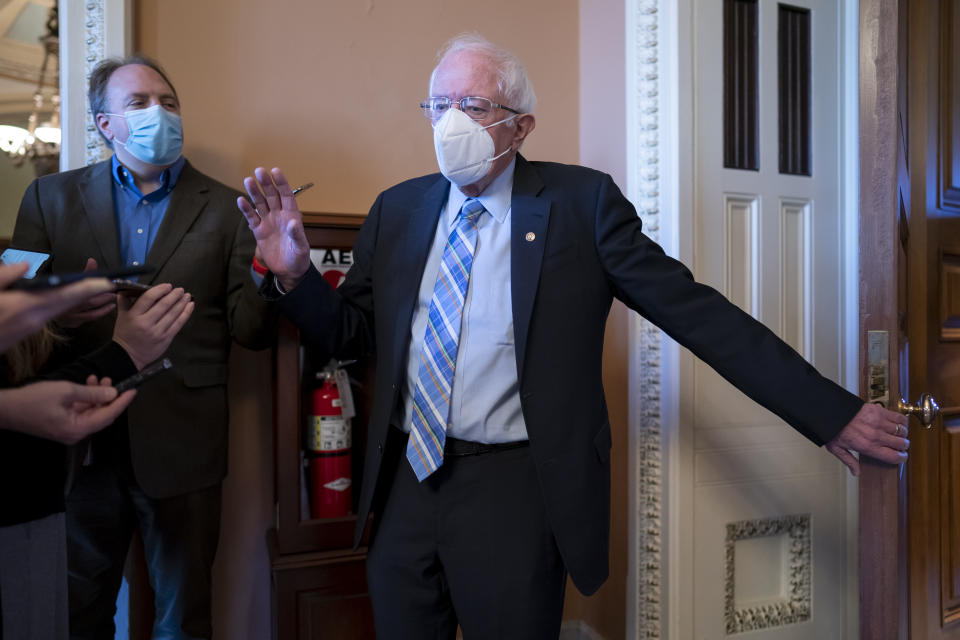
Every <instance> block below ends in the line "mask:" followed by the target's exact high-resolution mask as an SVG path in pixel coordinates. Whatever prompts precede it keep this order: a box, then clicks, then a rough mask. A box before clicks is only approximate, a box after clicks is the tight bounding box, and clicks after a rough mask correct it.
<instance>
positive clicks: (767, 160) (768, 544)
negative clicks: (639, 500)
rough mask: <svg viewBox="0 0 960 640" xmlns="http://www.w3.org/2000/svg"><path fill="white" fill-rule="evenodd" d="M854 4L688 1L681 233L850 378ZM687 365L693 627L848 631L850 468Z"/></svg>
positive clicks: (698, 269) (725, 287)
mask: <svg viewBox="0 0 960 640" xmlns="http://www.w3.org/2000/svg"><path fill="white" fill-rule="evenodd" d="M843 4H844V3H843V2H838V1H837V0H791V2H790V3H789V4H785V3H778V2H776V1H774V0H709V1H708V0H694V1H693V2H692V4H691V14H690V20H691V22H692V29H691V32H692V35H693V38H692V42H691V43H690V44H689V46H690V55H691V67H692V73H693V87H692V105H693V134H692V144H691V148H692V151H693V158H692V161H691V164H690V166H691V168H692V170H693V179H692V181H691V184H692V188H693V211H694V213H693V219H692V222H693V225H692V228H691V229H680V235H681V244H684V242H689V243H692V261H693V268H694V272H695V275H696V278H697V280H699V281H701V282H705V283H707V284H709V285H711V286H713V287H715V288H716V289H718V290H720V291H721V292H723V293H724V294H725V295H727V296H728V297H729V298H730V299H731V300H733V301H734V302H735V303H736V304H737V305H739V306H740V307H741V308H743V309H744V310H745V311H746V312H748V313H750V314H751V315H753V316H754V317H755V318H757V319H759V320H760V321H761V322H763V323H764V324H766V325H767V326H768V327H770V328H771V329H772V330H773V331H774V332H776V333H777V334H778V335H779V336H780V337H781V338H783V339H784V340H785V341H786V342H787V343H789V344H790V345H791V346H793V347H794V348H795V349H796V350H797V351H799V352H800V353H801V354H803V356H804V357H805V358H807V359H808V360H809V361H810V362H812V363H813V364H814V365H815V366H816V367H817V369H819V370H820V371H821V372H822V373H824V374H825V375H827V376H828V377H830V378H832V379H834V380H837V381H839V380H841V379H842V372H843V367H844V362H843V351H842V344H843V328H844V317H843V309H844V303H843V296H844V291H843V278H842V277H841V273H842V271H843V258H844V256H843V242H842V238H843V222H844V217H843V210H842V209H843V208H842V194H841V177H840V176H841V175H842V156H841V149H840V145H841V142H840V141H841V140H842V139H843V131H842V127H841V117H842V110H841V99H842V94H841V92H840V88H841V83H840V78H841V77H842V75H841V62H842V60H841V54H842V51H843V49H842V37H841V36H842V26H841V25H842V20H843V16H842V6H843ZM684 46H686V45H685V44H684V43H683V42H682V41H681V47H684ZM684 234H686V236H687V237H686V240H684V239H683V238H684ZM688 246H689V245H688ZM707 321H709V319H707ZM681 362H682V365H681V367H682V368H685V369H686V374H685V375H681V393H680V403H681V417H682V420H683V423H684V424H682V425H681V429H682V433H683V434H685V436H684V437H683V438H681V440H680V446H681V447H683V448H685V452H684V455H682V456H681V457H680V459H681V460H683V461H684V462H683V466H682V468H681V470H680V474H679V475H680V481H681V482H680V484H681V487H682V489H681V490H680V491H679V492H678V493H677V494H676V495H677V496H680V497H679V507H680V508H681V509H684V510H686V511H687V513H688V514H689V513H690V512H692V516H688V518H686V519H685V520H686V522H689V523H690V526H689V527H685V530H684V531H683V532H682V533H681V534H680V535H679V538H678V540H679V544H680V545H681V548H683V547H686V548H687V549H689V550H690V556H689V557H690V558H692V560H686V561H685V562H686V563H687V564H686V571H681V572H680V573H679V574H676V573H675V574H673V575H679V583H680V584H679V585H678V588H677V589H676V590H675V591H674V593H675V594H676V596H675V597H674V599H673V600H672V606H673V607H674V608H675V609H676V608H677V607H680V608H683V607H684V601H686V602H687V603H689V604H691V605H692V616H689V617H688V618H687V619H686V620H684V621H682V622H681V623H680V626H679V629H680V630H681V632H682V633H681V634H680V635H681V637H692V638H695V639H696V640H709V639H714V638H716V639H719V638H727V637H728V636H731V637H737V636H738V635H739V634H741V633H745V632H750V633H749V636H745V637H750V638H751V639H756V640H766V639H768V638H775V639H777V640H781V639H782V640H787V639H790V640H810V639H811V638H824V639H827V638H842V637H844V635H845V633H844V629H845V628H846V624H847V622H846V616H847V612H846V608H847V606H848V604H847V597H846V596H847V580H848V576H847V566H848V560H849V553H850V552H851V551H852V550H849V549H847V547H846V540H847V535H848V531H847V529H846V527H847V503H846V496H847V490H848V487H847V480H846V478H845V473H846V472H845V468H844V467H843V466H842V465H841V464H840V463H839V462H838V461H837V460H836V459H835V458H833V457H832V456H831V455H829V454H828V453H827V452H826V451H825V450H823V449H820V448H817V447H816V446H814V445H813V444H812V443H810V442H809V441H808V440H806V439H805V438H804V437H802V436H801V435H799V434H798V433H796V432H795V431H794V430H793V429H791V428H790V427H788V426H786V425H785V424H784V423H783V422H782V421H780V420H779V419H778V418H776V417H775V416H773V415H772V414H770V413H769V412H767V411H766V410H764V409H762V408H760V407H759V406H757V405H756V404H754V403H753V402H751V401H750V400H748V399H747V398H746V397H745V396H743V395H742V394H741V393H739V392H738V391H736V390H735V389H734V388H733V387H732V386H730V385H729V384H728V383H727V382H725V381H724V380H723V379H722V378H720V376H719V375H717V374H716V373H715V372H714V371H713V370H711V369H710V368H709V367H707V366H706V365H704V364H703V363H701V362H699V361H696V360H694V359H693V358H690V357H688V356H686V355H684V356H682V358H681ZM758 366H760V365H759V364H758ZM675 500H676V498H675ZM672 504H674V505H677V504H678V503H677V502H676V501H672ZM681 555H682V554H681ZM853 613H854V614H855V611H854V612H853ZM674 616H676V613H674ZM674 619H676V617H675V618H674Z"/></svg>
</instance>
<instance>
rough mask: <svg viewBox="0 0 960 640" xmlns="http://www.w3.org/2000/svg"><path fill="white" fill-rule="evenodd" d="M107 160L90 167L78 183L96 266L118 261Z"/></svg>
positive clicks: (115, 264) (112, 266) (114, 265)
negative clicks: (97, 254)
mask: <svg viewBox="0 0 960 640" xmlns="http://www.w3.org/2000/svg"><path fill="white" fill-rule="evenodd" d="M110 167H111V165H110V160H107V161H105V162H100V163H97V164H95V165H93V166H92V167H91V168H90V172H89V174H88V175H87V178H86V180H84V181H83V182H81V183H80V186H79V189H80V201H81V203H82V206H83V210H84V213H85V214H86V216H87V222H88V223H89V224H90V230H91V232H92V233H93V237H94V239H95V240H96V242H97V246H98V247H99V248H100V258H101V260H99V261H98V265H97V266H99V267H102V268H106V269H117V268H118V267H121V266H122V263H121V260H120V241H119V239H118V236H117V219H116V216H115V215H114V206H113V184H112V183H111V180H112V178H111V175H110Z"/></svg>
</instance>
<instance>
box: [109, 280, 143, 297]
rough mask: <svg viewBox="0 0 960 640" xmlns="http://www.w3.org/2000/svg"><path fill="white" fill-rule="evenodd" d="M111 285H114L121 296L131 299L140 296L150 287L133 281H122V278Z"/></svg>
mask: <svg viewBox="0 0 960 640" xmlns="http://www.w3.org/2000/svg"><path fill="white" fill-rule="evenodd" d="M113 284H115V285H116V287H117V293H122V294H123V295H125V296H129V297H131V298H137V297H139V296H140V294H142V293H143V292H144V291H147V290H148V289H149V288H150V285H148V284H143V283H142V282H134V281H133V280H124V279H122V278H118V279H116V280H114V281H113Z"/></svg>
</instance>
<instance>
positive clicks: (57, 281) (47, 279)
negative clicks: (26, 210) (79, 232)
mask: <svg viewBox="0 0 960 640" xmlns="http://www.w3.org/2000/svg"><path fill="white" fill-rule="evenodd" d="M154 271H155V269H154V268H153V267H151V266H148V265H138V266H135V267H121V268H119V269H93V270H91V271H74V272H72V273H50V274H47V275H43V276H37V277H35V278H21V279H19V280H16V281H14V282H13V283H11V284H10V286H9V287H8V289H20V290H21V291H39V290H41V289H51V288H53V287H62V286H64V285H67V284H72V283H74V282H78V281H80V280H83V279H84V278H107V279H108V280H117V279H122V278H126V277H128V276H142V275H144V274H147V273H153V272H154ZM141 286H142V285H141Z"/></svg>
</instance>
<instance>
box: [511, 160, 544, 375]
mask: <svg viewBox="0 0 960 640" xmlns="http://www.w3.org/2000/svg"><path fill="white" fill-rule="evenodd" d="M542 190H543V182H542V181H541V180H540V175H539V174H538V173H537V170H536V169H535V168H534V167H533V166H532V165H531V164H530V163H528V162H527V161H526V160H525V159H524V158H523V156H521V155H519V154H518V155H517V166H516V169H515V173H514V175H513V197H512V200H511V205H510V218H511V231H510V237H511V240H510V279H511V281H512V290H511V294H512V303H513V336H514V347H515V349H516V352H517V376H518V378H522V377H523V358H524V353H525V352H526V346H527V335H528V332H529V329H530V316H531V314H532V312H533V302H534V299H535V298H536V296H537V284H538V283H539V281H540V264H541V262H542V261H543V250H544V247H545V246H546V241H547V225H548V223H549V222H550V201H549V200H547V199H545V198H540V197H539V194H540V192H541V191H542Z"/></svg>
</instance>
